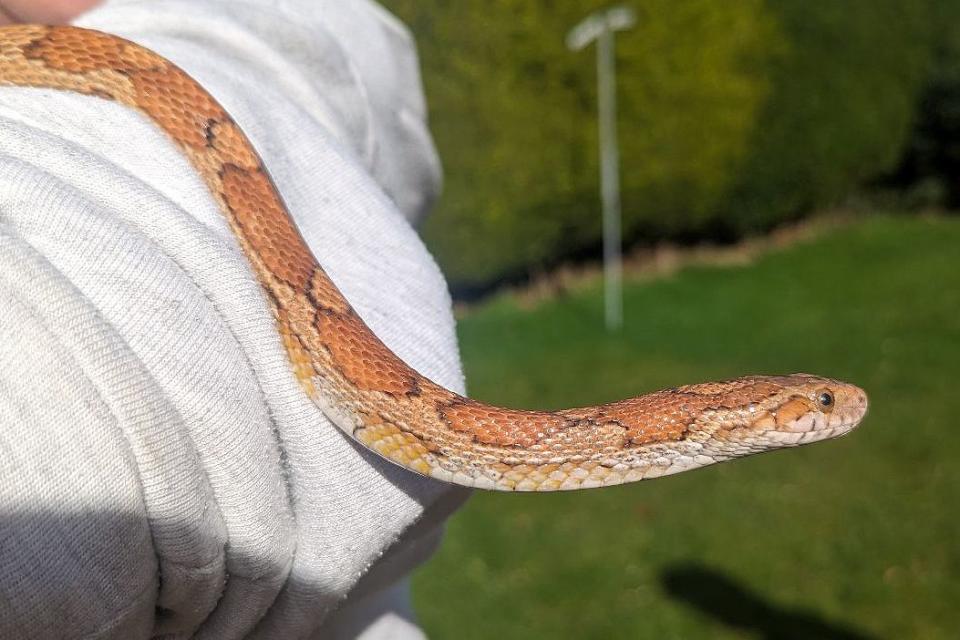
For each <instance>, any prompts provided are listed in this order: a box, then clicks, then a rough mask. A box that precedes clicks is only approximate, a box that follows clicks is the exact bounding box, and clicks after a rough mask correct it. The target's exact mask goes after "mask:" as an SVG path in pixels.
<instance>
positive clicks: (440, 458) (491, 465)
mask: <svg viewBox="0 0 960 640" xmlns="http://www.w3.org/2000/svg"><path fill="white" fill-rule="evenodd" d="M0 84H4V85H14V86H30V87H45V88H51V89H60V90H64V91H73V92H77V93H81V94H87V95H93V96H98V97H100V98H103V99H106V100H113V101H116V102H118V103H122V104H124V105H126V106H128V107H131V108H133V109H136V110H138V111H140V112H141V113H143V114H145V115H146V116H147V117H149V118H150V120H152V121H153V122H154V123H155V124H156V126H158V127H160V128H161V129H162V130H163V131H164V132H166V134H167V135H168V136H169V137H170V139H172V140H173V142H174V143H175V144H176V145H177V146H178V147H179V149H180V150H181V151H182V152H183V153H184V154H185V155H186V157H187V158H188V159H189V161H190V162H191V163H192V165H193V166H194V167H195V168H196V170H197V171H198V172H199V174H200V175H201V176H202V177H203V180H204V181H205V182H206V185H207V186H208V187H209V189H210V192H211V194H212V195H213V197H214V198H215V199H216V201H217V203H218V204H219V206H220V208H221V210H222V212H223V214H224V216H225V217H226V219H227V221H228V222H229V225H230V228H231V229H232V231H233V233H234V234H235V236H236V239H237V242H238V243H239V245H240V248H241V250H242V252H243V254H244V256H246V258H247V260H248V261H249V263H250V266H251V268H252V270H253V272H254V273H255V274H256V277H257V280H258V281H259V283H260V285H261V286H262V288H263V291H264V294H265V296H266V299H267V301H268V303H269V304H270V306H271V307H272V309H273V313H274V317H275V319H276V328H277V331H278V334H279V338H280V341H281V342H282V345H283V347H284V348H285V350H286V353H287V355H288V357H289V360H290V364H291V367H292V370H293V373H294V374H295V375H296V378H297V380H298V381H299V383H300V384H301V386H302V387H303V389H304V390H305V392H306V393H307V394H309V396H310V397H311V398H312V399H313V401H314V402H315V403H316V404H317V405H318V406H319V407H320V409H321V410H322V411H323V412H324V413H325V414H326V415H327V416H328V417H329V418H330V419H331V420H332V421H333V422H334V423H335V424H336V425H337V426H338V427H339V428H340V429H342V430H343V431H344V432H346V433H347V434H349V435H350V436H352V437H353V438H354V439H355V440H356V441H358V442H359V443H361V444H362V445H363V446H365V447H366V448H368V449H370V450H372V451H374V452H376V453H378V454H379V455H381V456H383V457H384V458H386V459H388V460H391V461H392V462H394V463H397V464H399V465H401V466H403V467H406V468H407V469H410V470H412V471H415V472H417V473H420V474H423V475H426V476H431V477H434V478H438V479H440V480H445V481H449V482H454V483H457V484H462V485H466V486H470V487H478V488H484V489H500V490H545V491H551V490H562V489H578V488H586V487H595V486H605V485H614V484H620V483H624V482H631V481H634V480H642V479H646V478H653V477H657V476H662V475H666V474H671V473H676V472H680V471H685V470H688V469H692V468H696V467H700V466H704V465H707V464H711V463H715V462H721V461H724V460H728V459H731V458H736V457H740V456H744V455H748V454H752V453H759V452H761V451H766V450H770V449H775V448H780V447H785V446H793V445H799V444H805V443H809V442H815V441H818V440H823V439H826V438H831V437H834V436H839V435H842V434H845V433H847V432H849V431H850V430H851V429H853V428H854V427H855V426H856V425H857V424H858V423H859V422H860V420H861V419H862V418H863V416H864V415H865V413H866V409H867V397H866V394H865V393H864V392H863V391H862V390H861V389H859V388H857V387H855V386H853V385H850V384H847V383H844V382H840V381H836V380H832V379H829V378H821V377H817V376H811V375H806V374H794V375H787V376H750V377H743V378H737V379H734V380H728V381H724V382H710V383H705V384H694V385H688V386H682V387H677V388H673V389H666V390H662V391H657V392H654V393H650V394H647V395H642V396H638V397H635V398H630V399H627V400H623V401H620V402H613V403H610V404H603V405H598V406H591V407H584V408H579V409H565V410H561V411H525V410H517V409H507V408H501V407H495V406H490V405H487V404H483V403H481V402H477V401H475V400H471V399H469V398H465V397H462V396H460V395H458V394H456V393H453V392H451V391H449V390H447V389H445V388H443V387H441V386H439V385H437V384H435V383H433V382H431V381H430V380H428V379H427V378H425V377H423V376H422V375H420V374H419V373H417V372H416V371H414V370H413V369H412V368H411V367H409V366H407V364H406V363H404V362H403V361H402V360H401V359H400V358H399V357H398V356H396V355H395V354H394V353H393V352H392V351H391V350H390V349H389V348H387V347H386V346H385V345H384V344H383V342H381V341H380V339H378V338H377V336H376V335H375V334H374V333H373V332H372V331H371V330H370V329H369V328H368V327H367V325H366V324H365V323H364V322H363V320H362V319H361V318H360V316H358V315H357V313H356V311H354V309H353V307H351V305H350V303H349V302H348V301H347V300H346V299H345V298H344V296H343V295H342V294H341V293H340V291H339V289H338V288H337V286H336V285H335V284H334V282H333V281H332V280H331V279H330V277H329V276H328V275H327V274H326V272H325V271H324V270H323V268H322V267H321V266H320V264H319V263H318V262H317V260H316V259H315V258H314V257H313V255H312V254H311V252H310V249H309V248H308V247H307V245H306V243H305V242H304V240H303V239H302V237H301V236H300V233H299V232H298V230H297V228H296V226H295V224H294V222H293V220H292V219H291V217H290V215H289V214H288V213H287V210H286V208H285V206H284V204H283V201H282V200H281V198H280V195H279V194H278V192H277V190H276V189H275V187H274V186H273V183H272V181H271V179H270V177H269V175H268V174H267V171H266V170H265V168H264V166H263V164H262V162H261V160H260V158H259V156H258V155H257V153H256V152H255V151H254V149H253V147H252V146H251V144H250V142H249V141H248V140H247V138H246V137H245V136H244V134H243V132H242V131H241V130H240V128H239V127H238V126H237V124H236V123H235V122H234V121H233V120H232V119H231V117H230V116H229V115H228V114H227V112H226V111H225V110H224V109H223V108H222V107H221V106H220V105H219V104H218V103H217V102H216V100H214V99H213V98H212V97H211V96H210V95H209V94H208V93H207V92H206V91H205V90H204V89H203V88H202V87H201V86H200V85H199V84H197V83H196V82H195V81H194V80H192V79H191V78H190V77H189V76H188V75H187V74H186V73H184V72H183V71H181V70H180V69H178V68H177V67H176V66H175V65H173V64H172V63H171V62H169V61H167V60H165V59H164V58H162V57H160V56H159V55H157V54H155V53H153V52H151V51H149V50H147V49H145V48H143V47H141V46H139V45H136V44H134V43H131V42H128V41H126V40H123V39H121V38H118V37H115V36H112V35H108V34H105V33H100V32H97V31H90V30H85V29H80V28H75V27H48V26H35V25H25V26H14V27H5V28H2V29H0Z"/></svg>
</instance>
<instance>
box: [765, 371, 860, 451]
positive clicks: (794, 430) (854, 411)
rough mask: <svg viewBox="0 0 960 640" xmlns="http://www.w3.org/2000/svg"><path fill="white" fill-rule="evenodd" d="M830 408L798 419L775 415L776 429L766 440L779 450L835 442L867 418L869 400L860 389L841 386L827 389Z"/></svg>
mask: <svg viewBox="0 0 960 640" xmlns="http://www.w3.org/2000/svg"><path fill="white" fill-rule="evenodd" d="M830 393H831V394H832V400H831V402H830V406H829V407H826V408H825V407H822V406H811V407H810V409H809V410H807V411H805V412H803V413H800V414H799V415H796V414H794V415H790V412H786V415H784V414H780V415H776V423H777V426H776V428H775V429H772V430H770V431H768V432H767V437H769V438H770V439H771V440H773V441H774V442H776V443H777V444H779V445H781V446H784V445H786V446H790V445H800V444H808V443H810V442H818V441H820V440H829V439H831V438H838V437H840V436H844V435H846V434H848V433H850V432H851V431H853V430H854V429H855V428H856V427H857V426H858V425H859V424H860V422H861V421H862V420H863V418H864V417H865V416H866V415H867V409H868V407H869V400H868V399H867V394H866V392H864V391H863V389H860V388H859V387H856V386H854V385H849V384H841V385H837V386H835V387H832V388H831V389H830Z"/></svg>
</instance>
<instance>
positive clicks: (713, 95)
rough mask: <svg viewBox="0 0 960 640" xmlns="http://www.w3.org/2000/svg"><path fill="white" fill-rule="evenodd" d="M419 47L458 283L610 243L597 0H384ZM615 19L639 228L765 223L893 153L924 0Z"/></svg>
mask: <svg viewBox="0 0 960 640" xmlns="http://www.w3.org/2000/svg"><path fill="white" fill-rule="evenodd" d="M384 4H386V6H387V7H388V8H389V9H391V10H393V11H394V12H395V13H397V14H398V15H399V16H400V17H401V19H403V20H404V21H406V22H407V24H408V25H409V26H410V27H411V29H412V30H413V32H414V34H415V36H416V38H417V41H418V45H419V49H420V56H421V64H422V66H423V72H424V81H425V86H426V91H427V98H428V101H429V103H430V108H431V111H430V113H431V128H432V130H433V132H434V135H435V137H436V140H437V145H438V147H439V150H440V153H441V157H442V158H443V161H444V165H445V173H446V186H445V191H444V195H443V197H442V199H441V201H440V203H439V205H438V208H437V210H436V211H435V213H434V215H433V216H432V217H431V219H430V220H429V221H428V222H427V223H426V225H425V227H424V230H423V231H424V236H425V238H426V240H427V243H428V245H429V246H430V248H431V250H432V251H433V252H434V254H435V255H436V257H437V259H438V261H439V262H440V263H441V265H442V267H443V268H444V271H445V272H446V273H447V276H448V278H449V279H450V281H451V284H452V285H453V286H454V288H455V289H459V290H461V291H464V290H469V289H471V288H476V287H483V286H485V285H487V284H489V283H491V282H493V281H496V280H497V279H500V278H503V277H510V276H514V275H517V274H522V273H525V272H527V271H529V270H531V269H537V268H540V267H543V266H546V265H549V264H551V263H553V262H556V261H557V260H560V259H563V258H564V257H567V256H570V255H575V254H579V253H583V252H586V251H592V250H593V249H595V247H596V246H597V244H598V242H599V237H600V221H599V215H598V209H599V207H598V166H597V165H598V160H597V151H596V144H597V133H596V93H595V84H596V76H595V67H594V65H595V61H594V55H593V51H592V50H588V51H583V52H578V53H572V52H570V51H568V50H567V49H566V47H565V45H564V35H565V33H566V32H567V30H568V29H569V28H570V27H571V26H573V25H574V24H576V23H577V22H578V21H579V20H581V19H582V18H583V17H584V16H585V15H586V14H587V13H589V12H590V11H592V10H595V9H598V8H601V7H603V6H604V3H602V2H597V1H592V0H457V2H455V3H453V2H443V1H441V0H388V1H386V2H385V3H384ZM635 8H636V9H637V10H638V13H639V18H640V19H639V22H638V25H637V27H636V28H635V29H633V30H631V31H628V32H623V33H619V34H617V65H618V95H619V103H620V104H619V107H620V111H619V127H620V146H621V157H622V175H621V181H622V187H623V215H624V232H625V236H626V237H627V239H628V240H637V239H654V238H658V237H664V236H689V235H704V234H707V233H715V232H716V231H717V230H718V229H724V230H727V231H733V232H738V233H739V232H742V231H746V230H755V229H761V228H765V227H768V226H770V225H772V224H775V223H776V222H778V221H782V220H784V219H785V218H788V217H792V216H796V215H798V214H800V213H802V212H803V211H805V210H807V209H809V208H810V207H812V206H816V205H819V204H822V203H825V202H829V201H830V200H831V199H833V198H836V197H838V196H840V195H842V194H843V193H844V192H845V191H846V190H848V189H849V188H850V187H851V185H853V184H855V183H856V182H857V181H859V180H862V179H863V178H865V177H869V176H871V175H874V174H876V173H877V172H879V171H881V170H884V169H887V168H889V166H890V165H891V163H893V162H894V160H895V159H896V157H897V152H898V150H899V149H900V147H901V146H902V144H903V141H904V137H905V135H906V133H907V132H908V131H909V127H910V124H911V117H912V113H913V107H914V104H915V103H916V96H917V93H918V92H919V90H920V86H921V84H922V79H923V77H924V70H925V69H926V66H927V59H928V54H929V45H928V44H927V42H926V34H927V31H928V28H929V22H930V20H929V18H928V15H927V5H926V3H925V2H917V3H902V2H898V1H897V0H852V1H851V2H844V3H806V2H803V0H766V1H764V0H742V1H740V2H736V3H718V2H713V1H712V0H645V1H644V2H643V3H642V4H639V3H637V4H635Z"/></svg>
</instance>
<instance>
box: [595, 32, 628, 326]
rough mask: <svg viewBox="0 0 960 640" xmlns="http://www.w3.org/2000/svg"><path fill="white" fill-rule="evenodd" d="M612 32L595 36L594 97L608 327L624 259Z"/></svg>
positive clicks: (617, 303) (618, 318)
mask: <svg viewBox="0 0 960 640" xmlns="http://www.w3.org/2000/svg"><path fill="white" fill-rule="evenodd" d="M613 38H614V36H613V31H612V30H611V29H604V31H603V32H602V33H601V34H600V36H599V37H598V38H597V96H598V101H599V104H598V111H599V114H598V115H599V118H598V120H599V131H600V200H601V204H602V207H603V276H604V277H603V281H604V288H603V292H604V293H603V295H604V312H605V313H604V318H605V320H606V325H607V329H608V330H611V331H612V330H615V329H619V328H620V327H621V326H623V258H622V256H621V239H620V235H621V234H620V227H621V223H620V152H619V149H618V146H617V90H616V68H615V66H614V65H615V60H614V54H613V51H614V42H613Z"/></svg>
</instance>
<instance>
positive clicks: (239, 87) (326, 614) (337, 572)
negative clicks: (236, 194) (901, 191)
mask: <svg viewBox="0 0 960 640" xmlns="http://www.w3.org/2000/svg"><path fill="white" fill-rule="evenodd" d="M80 24H81V25H82V26H85V27H90V28H96V29H101V30H104V31H109V32H112V33H116V34H118V35H121V36H123V37H126V38H129V39H131V40H135V41H137V42H140V43H141V44H144V45H145V46H148V47H150V48H152V49H154V50H155V51H157V52H158V53H160V54H162V55H164V56H166V57H169V58H170V59H172V60H173V61H174V62H176V63H178V64H179V65H180V66H182V67H183V68H184V69H185V70H186V71H187V72H188V73H191V74H192V75H194V76H195V77H196V78H197V79H198V80H200V81H201V83H202V84H204V85H205V86H206V87H207V88H208V90H210V91H211V93H213V95H215V96H216V97H217V99H218V100H220V101H221V102H222V103H223V104H224V106H226V108H227V109H228V111H230V112H231V115H232V116H233V117H234V118H235V119H236V120H237V121H238V122H239V123H240V125H241V127H242V128H243V129H244V130H245V131H246V132H247V133H248V135H249V136H250V137H251V139H252V140H253V142H254V144H255V145H256V146H257V147H258V150H259V151H260V153H261V155H262V156H263V159H264V162H265V164H266V166H267V168H268V169H269V171H270V172H271V174H272V175H273V177H274V179H275V180H276V182H277V184H278V186H279V189H280V192H281V193H282V194H283V196H284V197H285V199H286V201H287V204H288V206H289V207H290V209H291V211H292V213H293V215H294V216H295V217H296V219H297V221H298V224H299V226H300V228H301V231H302V232H303V234H304V236H305V237H306V239H307V241H308V243H309V244H310V245H311V247H312V248H313V250H314V252H315V253H316V254H317V256H318V258H319V259H320V261H321V263H322V264H323V265H324V267H325V268H327V269H328V271H329V272H330V273H331V275H332V276H333V277H334V278H335V279H336V280H337V282H338V284H339V285H340V286H341V288H342V289H343V290H344V292H345V293H346V295H347V296H348V297H349V298H350V300H351V302H353V304H354V305H355V306H356V308H357V309H358V311H359V312H360V313H361V315H363V316H364V318H365V319H366V320H367V321H368V323H369V324H370V325H371V326H372V327H373V328H374V330H375V331H377V333H378V334H380V335H381V336H382V337H383V338H384V339H385V340H386V341H387V343H388V344H390V345H391V347H393V348H394V349H396V350H397V351H398V352H399V353H400V354H401V355H402V356H403V357H404V358H405V359H407V361H408V362H410V363H411V364H412V365H414V366H416V367H417V368H418V369H420V370H421V371H423V372H424V373H426V374H428V375H430V376H431V377H433V378H434V379H436V380H437V381H438V382H441V383H443V384H445V385H447V386H450V387H452V388H454V389H459V388H462V376H461V372H460V368H459V363H458V360H457V352H456V346H455V337H454V333H453V322H452V318H451V316H450V305H449V299H448V297H447V293H446V289H445V286H444V284H443V280H442V278H441V276H440V274H439V272H438V271H437V269H436V267H435V265H434V264H433V262H432V261H431V260H430V258H429V256H428V255H427V254H426V252H425V250H424V248H423V246H422V244H421V243H420V242H419V240H418V238H417V236H416V234H415V233H414V232H413V230H412V229H411V228H410V226H409V223H408V221H407V219H408V218H415V217H416V216H417V215H418V214H419V212H420V211H422V209H423V208H424V206H425V203H427V202H429V200H430V199H431V198H432V196H433V193H432V192H433V189H434V188H435V187H436V185H437V183H438V182H437V181H438V171H437V164H436V160H435V157H434V154H433V149H432V147H431V146H430V144H429V137H428V136H427V135H426V133H425V131H426V130H425V126H424V124H423V112H422V102H421V101H422V98H421V96H420V94H419V80H418V78H417V77H416V66H415V58H414V55H413V52H412V45H411V43H410V41H409V39H408V37H407V35H406V32H405V31H404V30H403V29H402V28H401V27H399V26H398V25H397V24H396V23H395V22H394V21H393V20H392V19H391V18H389V17H387V16H386V14H384V13H383V12H382V10H381V9H379V7H375V6H374V5H372V4H368V3H366V2H353V3H341V2H320V3H318V2H312V1H307V0H302V1H296V2H295V1H290V2H269V3H267V2H264V3H255V2H245V3H235V2H233V1H228V0H221V1H214V0H207V1H197V0H190V1H187V0H151V1H149V2H145V1H134V0H126V1H124V0H116V1H114V2H109V3H107V4H105V5H104V6H103V7H102V8H100V9H98V10H95V11H94V12H92V13H90V14H87V15H85V16H84V17H83V18H82V19H81V20H80ZM358 41H362V46H360V45H358V44H357V42H358ZM364 56H367V57H366V58H365V57H364ZM371 71H377V72H378V73H377V74H373V73H370V72H371ZM0 156H2V161H0V208H2V209H0V210H2V211H3V217H2V219H0V265H2V266H0V297H2V299H3V303H2V304H0V363H2V366H0V454H2V455H3V460H4V464H3V465H0V501H2V505H3V508H4V513H5V514H6V515H8V516H9V517H6V518H4V519H3V520H0V554H3V557H2V561H0V636H2V637H20V636H22V635H24V633H25V631H24V630H29V631H30V634H31V635H32V637H51V638H52V637H57V638H60V637H80V636H83V637H87V636H91V637H125V638H137V637H146V636H145V634H149V633H161V632H163V633H172V634H174V633H175V634H181V635H189V634H192V633H196V634H198V637H213V638H231V637H246V636H250V637H264V638H281V637H302V636H304V635H306V634H307V633H308V632H311V631H313V632H316V633H321V632H322V631H330V632H337V633H343V634H348V635H349V634H353V635H355V634H356V633H359V632H360V631H359V630H360V629H362V628H364V626H365V625H367V623H373V624H372V626H370V630H369V633H370V634H387V635H390V634H393V635H394V636H399V637H404V635H405V637H416V635H417V631H416V628H415V627H413V626H410V624H409V623H408V622H407V621H406V620H405V619H404V616H405V614H404V612H403V611H400V610H399V609H401V608H402V607H403V601H404V599H403V598H402V597H398V593H400V592H402V588H403V587H402V586H401V587H394V586H393V585H395V584H397V581H398V580H400V579H401V578H402V577H403V575H404V574H405V573H406V572H407V571H409V569H410V568H411V567H412V566H413V565H414V564H415V563H416V562H419V561H421V560H422V559H423V557H425V556H426V555H428V553H429V550H430V549H431V548H432V546H433V545H434V544H435V541H436V537H437V529H436V527H437V526H438V524H439V522H440V521H441V520H442V518H443V517H444V516H445V515H446V513H449V511H450V510H451V509H452V508H453V507H454V506H455V505H456V504H457V503H458V500H459V499H461V498H462V495H463V494H461V493H457V494H449V493H448V489H447V488H446V486H444V485H441V484H439V483H436V482H433V481H430V480H426V479H422V478H419V477H417V476H414V475H412V474H410V473H408V472H405V471H403V470H401V469H398V468H395V467H393V466H392V465H390V464H389V463H385V462H383V461H381V460H379V459H376V458H375V457H373V456H371V455H369V454H366V453H365V452H362V451H360V450H359V449H358V448H357V447H355V446H353V445H352V444H351V443H350V442H349V441H348V440H347V439H346V438H345V437H343V436H342V434H341V433H340V432H339V431H337V430H336V429H335V428H334V427H333V426H332V425H331V424H330V423H329V422H328V421H327V420H326V419H325V418H324V417H323V416H322V415H321V414H320V412H319V411H318V410H317V409H316V408H315V407H314V406H313V405H312V403H311V402H310V401H309V399H308V398H307V397H306V396H305V395H304V394H303V393H302V391H301V390H300V388H299V386H298V385H297V383H296V381H295V379H294V377H293V375H292V374H291V372H290V369H289V366H288V363H287V361H286V357H285V355H284V353H283V351H282V348H281V346H280V342H279V339H278V337H277V335H276V332H275V331H274V329H273V320H272V317H271V316H270V313H269V310H268V307H267V305H266V303H265V301H264V300H263V295H262V293H261V292H260V290H259V288H258V287H257V285H256V283H255V282H254V280H253V278H252V275H251V274H250V270H249V267H248V266H247V265H246V263H245V262H244V259H243V257H242V255H241V254H240V252H239V250H238V248H237V246H236V243H235V240H234V239H233V236H232V234H231V233H230V231H229V229H228V228H227V226H226V224H225V222H224V221H223V220H222V218H221V217H220V214H219V212H218V211H217V208H216V206H215V203H214V202H213V200H212V198H211V197H210V196H209V194H208V193H206V191H205V189H204V188H203V186H202V184H201V183H200V181H199V179H198V177H197V176H196V175H195V174H194V172H193V171H192V169H191V168H190V167H189V165H188V164H187V163H186V161H185V160H184V159H183V158H181V157H180V156H179V154H178V152H177V151H176V150H175V149H174V148H173V147H172V145H171V144H170V143H169V141H167V140H166V139H165V138H164V137H163V135H162V134H161V133H160V132H158V131H157V130H156V129H155V128H153V127H152V126H151V125H150V124H149V123H148V122H145V121H144V120H143V118H142V117H140V116H139V115H138V114H136V113H133V112H131V111H129V110H127V109H124V108H122V107H120V106H118V105H116V104H113V103H109V102H105V101H102V100H98V99H96V98H93V97H84V96H77V95H73V94H66V93H59V92H43V91H36V90H29V89H3V90H2V91H0ZM443 496H446V497H445V498H444V499H443V500H439V498H440V497H443ZM415 521H419V522H418V525H417V527H415V528H410V525H411V524H412V523H414V522H415ZM387 549H389V551H388V552H387V553H386V554H384V551H385V550H387ZM361 576H365V577H364V578H363V579H362V580H360V583H359V585H358V584H357V581H358V579H360V577H361ZM355 586H357V589H356V590H355V589H354V587H355ZM398 589H399V590H400V591H398ZM344 597H346V598H347V599H346V602H343V603H342V604H340V603H341V602H342V600H343V598H344ZM338 605H339V608H338V609H337V611H336V612H334V613H333V614H330V612H331V611H332V610H333V609H334V608H335V607H337V606H338ZM374 612H375V613H374ZM373 616H376V618H375V619H374V617H373ZM350 618H353V619H352V620H351V619H350ZM368 618H369V619H368ZM391 621H393V622H391ZM321 624H322V625H324V626H323V627H320V625H321ZM384 625H386V627H385V626H384ZM368 626H369V625H368ZM318 627H319V629H318ZM348 629H349V631H346V630H348ZM98 634H99V635H98Z"/></svg>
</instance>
